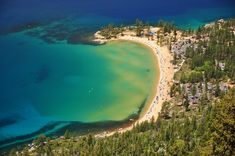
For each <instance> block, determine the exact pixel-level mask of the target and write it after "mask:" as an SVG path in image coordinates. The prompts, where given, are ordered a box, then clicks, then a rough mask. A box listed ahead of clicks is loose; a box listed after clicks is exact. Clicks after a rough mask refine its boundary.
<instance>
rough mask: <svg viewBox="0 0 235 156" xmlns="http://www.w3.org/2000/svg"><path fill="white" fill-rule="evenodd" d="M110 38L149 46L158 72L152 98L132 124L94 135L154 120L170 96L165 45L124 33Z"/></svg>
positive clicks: (170, 75)
mask: <svg viewBox="0 0 235 156" xmlns="http://www.w3.org/2000/svg"><path fill="white" fill-rule="evenodd" d="M99 37H100V36H99ZM111 40H127V41H132V42H137V43H140V44H143V45H145V46H147V47H149V48H151V49H152V51H153V53H154V56H155V57H156V59H157V63H158V68H159V72H160V73H159V77H158V80H156V86H155V87H156V88H155V89H154V92H155V94H154V96H153V98H152V100H150V101H149V103H147V104H146V106H145V107H144V108H146V109H144V110H143V111H142V113H141V114H140V117H139V119H138V120H136V121H135V123H134V124H132V125H130V126H128V127H123V128H119V129H118V130H113V131H105V132H102V133H99V134H97V135H95V136H96V137H106V136H110V135H113V134H114V133H116V132H118V133H123V132H126V131H128V130H131V129H132V128H133V127H134V125H136V124H138V123H142V122H144V121H151V119H152V118H154V120H155V121H156V120H157V118H158V115H159V113H160V112H161V109H162V104H163V102H164V101H166V100H168V99H169V98H170V96H169V93H170V84H171V83H172V81H173V76H174V67H173V65H172V64H171V60H172V59H173V57H172V55H171V54H170V51H169V49H168V48H167V47H160V46H159V45H157V43H156V41H152V40H148V38H146V37H136V36H130V35H124V36H118V38H116V39H111ZM111 40H109V41H111ZM96 41H100V42H101V43H103V42H107V40H105V41H104V40H102V39H101V38H98V39H96Z"/></svg>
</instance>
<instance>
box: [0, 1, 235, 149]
mask: <svg viewBox="0 0 235 156" xmlns="http://www.w3.org/2000/svg"><path fill="white" fill-rule="evenodd" d="M231 17H235V1H234V0H194V1H192V0H191V1H189V0H162V1H159V0H145V1H143V0H96V1H94V0H57V1H53V0H50V1H49V0H0V34H1V33H2V34H3V35H1V36H0V62H1V63H0V65H6V64H7V66H0V76H1V78H0V80H1V81H2V82H1V83H0V84H1V86H0V94H1V95H0V109H1V111H0V112H1V113H0V136H1V131H2V134H3V130H4V134H7V135H4V137H5V138H7V139H8V138H10V137H11V136H18V135H20V134H25V133H26V131H27V133H28V132H36V131H38V130H39V127H40V128H42V127H43V126H45V125H46V124H47V122H48V121H51V120H52V119H48V118H43V117H42V116H41V115H40V114H38V112H37V111H35V108H33V107H32V106H31V105H30V102H28V103H27V102H25V101H24V102H23V103H24V104H21V102H22V101H16V103H19V108H17V110H21V109H22V112H21V115H20V116H19V115H17V114H14V113H12V112H11V110H7V109H6V108H9V107H7V106H6V103H7V102H8V101H7V100H9V97H10V96H11V95H12V93H13V92H14V95H16V94H18V92H19V94H18V95H19V96H22V97H24V96H23V95H21V94H20V91H19V90H18V89H17V88H14V87H13V86H14V84H10V82H11V81H12V80H13V79H15V76H14V77H13V76H12V75H17V72H19V73H21V72H27V71H28V70H30V69H31V68H34V67H33V64H34V63H33V62H30V60H29V62H28V63H29V64H30V63H31V64H32V66H30V65H28V66H30V67H24V68H22V69H21V70H16V71H14V70H15V69H14V68H13V67H14V66H15V65H16V64H19V65H20V64H21V63H20V62H19V61H21V60H27V58H26V59H25V58H24V59H21V58H23V57H24V55H23V54H24V52H28V53H31V52H32V55H34V53H33V52H35V51H34V49H33V48H32V49H30V48H31V47H29V46H27V44H28V43H27V42H29V40H30V39H27V42H25V41H24V40H22V38H17V35H14V33H12V35H13V37H12V36H11V40H9V41H7V40H6V38H7V36H4V35H5V34H6V33H9V32H19V31H21V30H25V28H26V27H27V25H29V23H30V25H34V26H39V27H38V29H33V30H30V31H27V33H26V34H27V35H29V36H30V37H33V38H40V39H42V40H43V41H46V43H44V42H42V43H41V42H40V41H37V43H35V41H33V40H32V41H31V43H30V44H35V45H36V46H35V47H38V50H40V47H41V49H42V50H44V49H43V48H45V47H51V46H53V45H54V44H57V43H55V42H54V41H55V40H56V41H58V40H59V41H60V40H61V41H64V40H67V43H73V44H74V43H80V40H81V38H80V36H81V35H84V34H87V33H90V32H94V31H96V30H98V29H99V28H100V27H102V26H103V25H106V24H108V23H115V24H122V23H124V24H129V23H133V22H134V21H135V19H136V18H139V19H142V20H144V21H146V22H157V21H158V20H161V19H163V20H167V21H171V22H174V23H175V24H176V25H177V26H179V27H181V28H187V27H192V28H197V27H198V26H200V25H203V24H205V23H207V22H211V21H214V20H217V19H220V18H231ZM13 41H14V44H13ZM39 42H40V44H39ZM67 43H66V42H65V47H64V48H66V44H67ZM15 44H17V46H16V45H15ZM30 44H29V45H30ZM11 46H13V47H11ZM84 46H86V45H82V46H81V47H84ZM8 47H11V48H8ZM17 47H27V48H26V49H27V50H25V51H24V52H22V51H21V50H22V49H21V50H20V49H18V48H17ZM58 47H60V46H58ZM60 48H61V47H60ZM86 48H87V47H86ZM2 49H15V51H14V52H12V51H9V52H8V53H6V51H4V52H3V50H2ZM49 49H50V48H49ZM52 49H53V48H52ZM81 49H82V48H80V51H82V50H81ZM60 50H61V49H60ZM76 50H78V51H79V48H76ZM16 51H17V52H16ZM53 53H56V51H53ZM45 54H47V52H45ZM37 55H38V54H37ZM27 56H28V55H27ZM35 57H37V58H38V59H40V58H43V57H40V55H38V56H36V55H35V56H34V58H35ZM61 57H63V56H61ZM67 57H69V56H67ZM8 58H10V59H8ZM7 60H13V61H12V62H6V61H7ZM4 61H5V62H4ZM40 61H41V62H42V63H41V64H42V67H40V68H39V69H40V70H39V73H40V75H42V76H40V77H38V78H37V79H36V82H38V81H39V82H41V81H43V80H44V79H46V78H47V77H48V73H50V72H51V71H50V70H48V69H47V68H46V66H43V64H45V63H43V62H44V61H45V59H41V60H40ZM18 67H19V68H20V66H18ZM19 68H17V69H19ZM8 71H9V72H8ZM3 73H4V75H3ZM6 73H8V75H7V74H6ZM9 73H13V74H9ZM18 79H19V77H18ZM20 79H21V82H22V85H25V83H27V82H28V80H27V79H25V78H24V77H21V78H20ZM4 81H6V82H8V83H4ZM6 97H7V98H6ZM14 99H18V98H16V97H12V99H11V100H10V101H11V102H12V101H14ZM22 106H24V107H22ZM9 112H11V113H9ZM32 117H33V118H32ZM24 118H31V120H24ZM39 118H40V119H39ZM17 123H20V125H17ZM64 124H66V123H60V124H57V125H56V127H54V128H53V129H54V130H56V129H59V128H61V127H63V126H64ZM10 125H14V126H10ZM29 125H30V126H29ZM1 127H5V129H1ZM6 127H9V128H8V129H6ZM47 132H48V133H49V132H50V131H47ZM34 136H35V135H34ZM1 137H2V138H0V141H1V140H4V138H3V136H1ZM26 138H27V137H26ZM26 138H24V139H26ZM26 140H27V139H26ZM18 141H20V140H18ZM7 143H9V142H7ZM0 147H1V142H0Z"/></svg>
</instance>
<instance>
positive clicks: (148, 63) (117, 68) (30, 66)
mask: <svg viewBox="0 0 235 156" xmlns="http://www.w3.org/2000/svg"><path fill="white" fill-rule="evenodd" d="M0 44H1V50H0V51H1V52H0V68H1V69H0V72H1V76H0V86H1V88H0V102H1V109H0V138H1V140H0V141H4V140H7V139H10V138H14V137H18V136H23V135H27V134H31V133H34V132H36V131H38V130H40V129H41V128H43V127H45V126H46V125H48V124H50V123H55V122H64V123H70V122H84V123H93V122H102V121H122V120H125V119H127V118H128V117H130V116H131V115H133V114H134V115H136V114H138V113H139V112H140V107H141V106H142V105H143V104H144V105H145V104H146V103H148V100H149V98H151V96H152V94H153V88H154V87H156V79H157V77H158V71H157V65H156V58H155V57H154V56H153V53H152V52H151V50H150V49H149V48H147V47H145V46H143V45H140V44H138V43H133V42H128V41H112V42H109V43H107V44H105V45H99V46H92V45H84V44H77V45H71V44H67V43H64V42H60V43H55V44H48V43H46V42H43V41H42V40H40V39H37V38H34V37H30V36H28V35H25V34H24V32H20V33H12V34H9V35H4V36H0ZM146 106H147V105H146ZM143 110H144V109H143ZM66 125H67V124H66ZM62 127H63V126H62ZM78 128H79V127H78ZM49 130H50V131H51V129H48V131H49ZM56 130H58V128H56Z"/></svg>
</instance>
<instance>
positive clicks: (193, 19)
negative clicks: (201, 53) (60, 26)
mask: <svg viewBox="0 0 235 156" xmlns="http://www.w3.org/2000/svg"><path fill="white" fill-rule="evenodd" d="M0 3H1V4H0V19H1V23H0V25H1V26H9V25H11V26H12V25H15V24H21V23H22V22H28V21H32V20H33V21H35V20H40V21H45V20H48V19H56V18H64V17H65V18H68V17H72V16H73V17H74V16H76V17H80V18H82V19H80V20H79V21H78V24H79V25H83V26H86V27H87V26H100V25H103V24H106V23H109V22H113V23H115V22H118V23H122V22H123V23H125V22H130V21H131V22H132V21H134V20H135V19H136V18H140V19H143V20H146V21H157V20H159V19H166V20H169V21H174V22H175V23H176V24H178V25H179V26H186V25H189V24H191V25H199V24H203V23H205V22H208V21H212V20H214V19H219V18H228V17H234V15H235V9H234V8H235V1H234V0H191V1H188V0H177V1H176V0H145V1H143V0H118V1H117V0H97V1H94V0H66V1H64V0H56V1H53V0H51V1H48V0H21V1H19V0H1V1H0Z"/></svg>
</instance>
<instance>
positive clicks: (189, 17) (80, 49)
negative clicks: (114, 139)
mask: <svg viewBox="0 0 235 156" xmlns="http://www.w3.org/2000/svg"><path fill="white" fill-rule="evenodd" d="M232 17H235V1H233V0H223V1H221V0H197V1H193V0H192V1H188V0H180V1H175V0H164V1H156V0H146V1H141V0H119V1H110V0H99V1H91V0H85V1H77V0H67V1H64V0H56V1H53V0H50V1H48V0H33V1H32V0H21V1H19V0H2V1H1V2H0V20H1V22H0V73H1V75H0V107H1V109H0V148H1V145H8V143H10V144H11V143H14V142H24V141H26V140H30V139H32V138H34V137H36V136H37V135H38V134H40V133H45V134H52V133H55V132H56V131H63V130H64V129H66V128H68V127H69V128H70V129H75V130H80V129H81V127H82V126H81V125H80V123H81V122H83V123H94V122H100V121H107V120H108V121H112V122H114V121H115V123H116V122H119V121H120V120H123V119H126V118H128V117H130V115H133V114H134V115H137V116H138V114H139V113H140V108H141V107H142V106H143V105H144V104H145V103H146V101H148V99H149V97H150V96H151V93H152V87H153V83H154V80H155V78H156V75H157V74H158V73H157V71H156V70H155V67H156V66H155V65H156V64H155V63H156V62H155V60H154V57H153V56H152V53H150V52H149V49H148V48H146V47H143V46H141V45H138V44H135V43H129V42H112V43H109V44H107V45H103V46H91V45H85V44H82V43H86V42H87V38H86V37H89V36H90V35H91V34H92V33H93V32H95V31H97V30H99V29H100V28H101V27H102V26H104V25H107V24H109V23H114V24H118V25H120V24H133V23H134V21H135V20H136V18H139V19H142V20H144V21H146V22H150V23H156V22H157V21H159V20H161V19H163V20H167V21H172V22H174V23H175V24H176V25H177V26H179V27H180V28H197V27H199V26H201V25H203V24H205V23H208V22H211V21H214V20H217V19H220V18H225V19H227V18H232ZM30 25H31V26H32V25H33V26H36V27H37V28H35V29H30V30H27V31H25V30H26V29H28V28H29V26H30ZM15 32H18V33H15ZM84 37H85V39H84ZM132 117H133V116H132ZM72 121H75V123H74V122H73V123H71V122H72ZM77 121H80V122H79V124H78V123H77ZM95 126H97V125H95ZM100 127H104V126H103V125H102V124H101V126H100ZM86 128H87V127H86V126H85V129H86ZM62 133H63V132H62ZM16 136H21V137H20V138H19V137H17V138H15V139H14V137H16ZM9 139H10V140H9ZM4 140H8V141H5V142H4ZM5 143H6V144H5Z"/></svg>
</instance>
